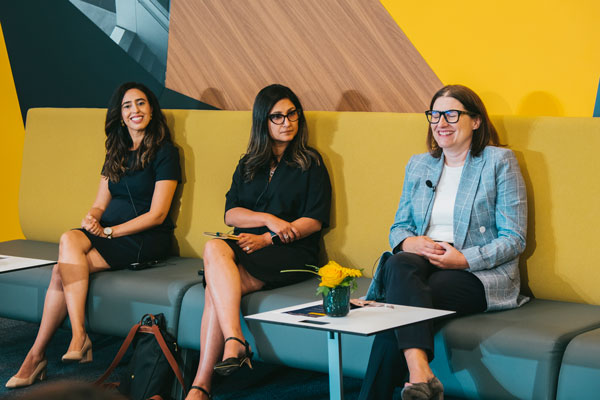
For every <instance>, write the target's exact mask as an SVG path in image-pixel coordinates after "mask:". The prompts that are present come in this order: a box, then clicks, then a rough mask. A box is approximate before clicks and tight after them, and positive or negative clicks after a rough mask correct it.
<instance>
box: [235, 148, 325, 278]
mask: <svg viewBox="0 0 600 400" xmlns="http://www.w3.org/2000/svg"><path fill="white" fill-rule="evenodd" d="M313 151H314V152H315V154H316V155H317V157H318V162H317V160H315V159H312V162H311V165H310V167H309V168H308V169H307V170H306V171H302V169H301V168H298V167H296V166H293V165H290V164H289V155H288V153H287V152H286V153H284V155H283V157H282V159H281V161H280V163H279V165H278V167H277V169H276V170H275V173H274V175H273V177H272V178H271V181H270V182H269V169H270V168H269V167H268V166H265V168H263V169H261V170H259V171H258V172H257V173H256V175H255V176H254V179H253V180H252V181H249V182H245V181H244V178H243V176H242V172H241V168H242V162H243V161H244V159H242V160H241V161H240V163H239V164H238V166H237V168H236V169H235V172H234V174H233V181H232V183H231V188H230V189H229V192H227V195H226V200H227V201H226V203H225V212H227V210H230V209H232V208H235V207H243V208H246V209H249V210H252V211H256V212H265V213H269V214H273V215H275V216H276V217H278V218H281V219H283V220H285V221H288V222H292V221H295V220H296V219H298V218H302V217H308V218H313V219H316V220H318V221H321V222H322V224H323V225H322V226H323V228H325V227H327V226H329V214H330V210H331V183H330V181H329V174H328V173H327V168H325V165H324V164H323V159H322V158H321V156H320V155H319V153H318V152H317V151H316V150H313ZM268 231H269V229H268V228H267V227H266V226H261V227H257V228H235V230H234V233H235V234H239V233H252V234H256V235H261V234H263V233H265V232H268ZM320 238H321V231H318V232H315V233H313V234H311V235H309V236H307V237H304V238H302V239H299V240H296V241H293V242H292V243H289V244H284V243H282V244H277V245H273V246H267V247H264V248H262V249H260V250H258V251H255V252H252V253H250V254H248V253H246V252H245V251H243V250H242V249H241V248H240V247H239V246H238V245H237V243H236V242H235V241H233V240H227V241H226V242H227V243H228V244H229V246H230V247H231V248H232V249H233V251H234V253H235V255H236V258H237V260H236V261H238V262H239V263H240V264H242V265H243V266H244V268H245V269H246V270H247V271H248V272H249V273H250V275H252V276H253V277H255V278H257V279H259V280H261V281H262V282H264V283H265V289H273V288H276V287H281V286H286V285H290V284H292V283H295V282H299V281H302V280H306V279H308V278H310V277H312V275H311V274H308V273H303V272H300V273H292V272H286V273H281V272H280V271H281V270H284V269H308V268H307V267H306V265H307V264H308V265H316V263H317V262H318V255H319V241H320Z"/></svg>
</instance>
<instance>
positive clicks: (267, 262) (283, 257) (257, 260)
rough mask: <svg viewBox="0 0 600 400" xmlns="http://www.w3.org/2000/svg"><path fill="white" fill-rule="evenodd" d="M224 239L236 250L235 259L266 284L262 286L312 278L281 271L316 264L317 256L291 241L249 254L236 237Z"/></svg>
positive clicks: (274, 285)
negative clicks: (239, 244) (290, 242)
mask: <svg viewBox="0 0 600 400" xmlns="http://www.w3.org/2000/svg"><path fill="white" fill-rule="evenodd" d="M225 242H226V243H227V244H228V245H229V247H231V249H232V250H233V252H234V253H235V258H236V259H235V261H236V262H237V263H239V264H241V265H242V266H243V267H244V268H245V269H246V271H248V273H249V274H250V275H252V276H253V277H255V278H256V279H258V280H260V281H262V282H264V283H265V286H264V288H263V289H275V288H278V287H282V286H288V285H291V284H294V283H298V282H302V281H305V280H307V279H309V278H312V277H314V275H313V274H311V273H309V272H281V271H282V270H286V269H303V270H312V269H311V268H310V267H307V265H316V263H317V257H315V256H314V255H312V254H311V253H309V252H308V251H306V250H305V249H303V248H297V247H294V245H293V243H292V244H281V245H273V246H267V247H263V248H262V249H260V250H258V251H255V252H252V253H250V254H248V253H246V252H245V251H244V250H242V249H241V248H240V246H238V244H237V242H236V241H235V240H230V239H227V240H225Z"/></svg>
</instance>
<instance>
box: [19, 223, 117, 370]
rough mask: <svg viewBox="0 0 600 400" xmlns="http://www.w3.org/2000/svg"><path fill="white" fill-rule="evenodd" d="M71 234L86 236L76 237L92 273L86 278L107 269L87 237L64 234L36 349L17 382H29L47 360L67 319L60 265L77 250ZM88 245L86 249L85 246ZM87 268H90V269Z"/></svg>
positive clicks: (30, 354)
mask: <svg viewBox="0 0 600 400" xmlns="http://www.w3.org/2000/svg"><path fill="white" fill-rule="evenodd" d="M72 232H76V233H77V234H79V235H81V236H83V238H84V239H85V240H81V237H79V235H75V238H76V239H78V241H79V243H80V246H79V251H81V252H83V255H84V256H83V257H84V258H83V260H84V261H83V265H84V266H86V268H88V271H89V272H88V273H87V274H88V275H89V273H91V272H96V271H99V270H102V269H105V268H108V264H106V261H104V259H103V258H102V256H100V254H99V253H98V251H97V250H95V249H91V243H90V241H89V240H88V239H87V237H86V236H85V234H83V233H82V232H79V231H69V232H66V233H65V234H63V236H62V237H61V241H60V247H59V263H58V264H57V265H55V266H54V268H53V269H52V278H51V279H50V284H49V286H48V291H47V292H46V298H45V300H44V311H43V314H42V321H41V322H40V329H39V331H38V334H37V336H36V339H35V342H34V343H33V346H32V347H31V349H30V350H29V352H28V353H27V356H26V357H25V360H24V361H23V364H22V365H21V368H20V369H19V371H18V372H17V374H16V375H15V376H16V377H18V378H27V377H28V376H30V375H31V373H32V372H33V371H34V370H35V368H36V366H37V365H38V363H39V362H40V361H41V360H42V359H43V358H44V356H45V352H46V347H47V346H48V343H49V342H50V339H51V338H52V336H53V335H54V332H56V330H57V329H58V327H59V326H60V324H61V323H62V322H63V320H64V319H65V317H66V315H67V301H66V297H65V290H64V284H65V283H64V279H63V277H62V271H61V267H62V263H61V262H62V260H63V259H62V258H61V257H62V256H63V254H64V255H65V256H69V257H70V252H71V251H74V249H73V247H74V246H71V244H70V239H71V236H73V235H72V234H71V233H72ZM86 241H87V245H86V244H85V242H86ZM81 242H83V245H81V244H82V243H81ZM65 246H66V248H65ZM76 248H77V247H75V249H76ZM88 265H89V266H90V267H88ZM70 277H71V276H68V277H67V279H69V278H70ZM88 279H89V276H88V278H86V293H85V295H84V298H83V302H84V306H82V307H81V309H82V310H84V311H85V308H84V307H85V297H86V295H87V280H88ZM81 320H82V321H83V318H81ZM71 323H72V325H73V320H71ZM84 339H85V330H84ZM81 346H83V341H81V343H80V344H79V348H78V349H81ZM70 347H71V346H70ZM70 347H69V348H70Z"/></svg>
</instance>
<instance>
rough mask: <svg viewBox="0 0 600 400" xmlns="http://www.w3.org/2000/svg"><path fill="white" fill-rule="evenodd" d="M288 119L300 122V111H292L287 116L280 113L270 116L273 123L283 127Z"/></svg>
mask: <svg viewBox="0 0 600 400" xmlns="http://www.w3.org/2000/svg"><path fill="white" fill-rule="evenodd" d="M286 118H287V119H288V121H290V122H296V121H298V118H300V111H298V110H297V109H296V110H292V111H290V112H289V113H287V114H280V113H275V114H269V120H270V121H271V122H272V123H274V124H275V125H283V123H284V122H285V119H286Z"/></svg>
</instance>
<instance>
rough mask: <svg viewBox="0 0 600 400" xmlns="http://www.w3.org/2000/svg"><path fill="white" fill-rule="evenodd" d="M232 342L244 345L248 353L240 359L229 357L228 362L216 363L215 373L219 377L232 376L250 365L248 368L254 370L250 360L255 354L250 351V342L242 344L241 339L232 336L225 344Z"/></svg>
mask: <svg viewBox="0 0 600 400" xmlns="http://www.w3.org/2000/svg"><path fill="white" fill-rule="evenodd" d="M230 340H235V341H238V342H240V343H241V344H243V345H244V347H245V348H246V351H245V352H244V354H243V355H241V356H239V357H229V358H228V359H226V360H223V361H221V362H218V363H216V364H215V373H217V374H219V375H223V376H227V375H231V374H232V373H234V372H235V371H237V370H238V369H240V368H241V367H243V366H244V364H248V367H249V368H250V369H252V363H251V362H250V360H252V356H253V355H254V353H252V352H251V351H250V344H249V343H248V341H244V342H242V340H241V339H238V338H236V337H233V336H232V337H228V338H227V339H225V343H227V342H228V341H230Z"/></svg>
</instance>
